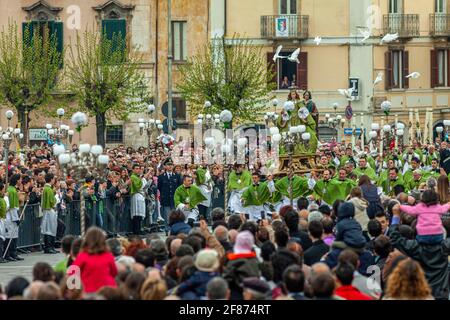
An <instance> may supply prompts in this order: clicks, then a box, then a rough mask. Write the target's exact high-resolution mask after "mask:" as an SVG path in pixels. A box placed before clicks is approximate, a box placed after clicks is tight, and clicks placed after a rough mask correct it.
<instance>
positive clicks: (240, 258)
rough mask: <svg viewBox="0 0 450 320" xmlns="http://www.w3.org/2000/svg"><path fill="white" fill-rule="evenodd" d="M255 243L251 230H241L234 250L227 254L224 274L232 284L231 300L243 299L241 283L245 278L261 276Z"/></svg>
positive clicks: (230, 284)
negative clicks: (254, 249)
mask: <svg viewBox="0 0 450 320" xmlns="http://www.w3.org/2000/svg"><path fill="white" fill-rule="evenodd" d="M254 244H255V239H254V237H253V235H252V234H251V233H250V231H247V230H246V231H241V232H239V233H238V235H237V236H236V240H235V243H234V246H233V252H231V253H228V254H227V255H226V259H225V263H224V269H223V273H222V276H223V278H224V279H225V280H227V282H228V284H229V286H230V291H231V300H242V298H243V296H242V286H241V284H242V282H243V281H244V279H245V278H249V277H258V278H259V277H260V276H261V272H260V269H259V261H258V258H257V256H256V253H255V251H253V246H254Z"/></svg>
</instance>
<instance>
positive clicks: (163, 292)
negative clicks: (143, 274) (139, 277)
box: [141, 274, 167, 300]
mask: <svg viewBox="0 0 450 320" xmlns="http://www.w3.org/2000/svg"><path fill="white" fill-rule="evenodd" d="M166 297H167V284H166V281H165V280H163V279H162V278H161V277H160V276H159V277H158V276H152V275H151V274H149V276H148V278H147V280H145V282H144V284H143V285H142V287H141V299H142V300H163V299H164V298H166Z"/></svg>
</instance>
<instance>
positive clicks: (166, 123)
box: [162, 118, 178, 133]
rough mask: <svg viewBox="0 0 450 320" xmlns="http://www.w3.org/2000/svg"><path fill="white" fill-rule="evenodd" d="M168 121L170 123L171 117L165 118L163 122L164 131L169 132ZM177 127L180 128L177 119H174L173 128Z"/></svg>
mask: <svg viewBox="0 0 450 320" xmlns="http://www.w3.org/2000/svg"><path fill="white" fill-rule="evenodd" d="M168 123H169V119H167V118H166V119H164V120H163V122H162V125H163V130H164V133H168V132H169V128H168ZM177 128H178V124H177V122H176V121H175V119H172V130H177Z"/></svg>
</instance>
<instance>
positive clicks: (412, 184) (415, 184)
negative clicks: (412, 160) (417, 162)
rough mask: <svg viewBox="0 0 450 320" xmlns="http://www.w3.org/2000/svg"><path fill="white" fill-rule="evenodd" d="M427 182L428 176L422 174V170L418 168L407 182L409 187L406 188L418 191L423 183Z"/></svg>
mask: <svg viewBox="0 0 450 320" xmlns="http://www.w3.org/2000/svg"><path fill="white" fill-rule="evenodd" d="M426 182H427V178H425V177H424V176H423V175H422V171H421V170H419V169H416V170H414V172H413V176H412V179H411V180H409V181H408V182H407V188H406V189H407V190H408V191H413V190H416V191H418V190H419V189H420V186H421V185H422V184H423V183H426Z"/></svg>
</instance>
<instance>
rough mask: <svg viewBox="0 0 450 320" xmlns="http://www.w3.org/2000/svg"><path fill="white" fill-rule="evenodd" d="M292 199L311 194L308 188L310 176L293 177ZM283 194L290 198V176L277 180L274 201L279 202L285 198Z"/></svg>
mask: <svg viewBox="0 0 450 320" xmlns="http://www.w3.org/2000/svg"><path fill="white" fill-rule="evenodd" d="M292 187H293V188H292V199H297V198H300V197H303V196H306V195H309V194H311V192H312V191H311V190H309V188H308V178H306V177H299V176H294V177H292ZM283 196H285V197H287V198H289V196H290V195H289V177H287V176H286V177H283V178H281V179H279V180H278V181H276V182H275V192H274V194H273V198H272V201H273V203H277V202H279V201H281V200H282V199H283Z"/></svg>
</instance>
